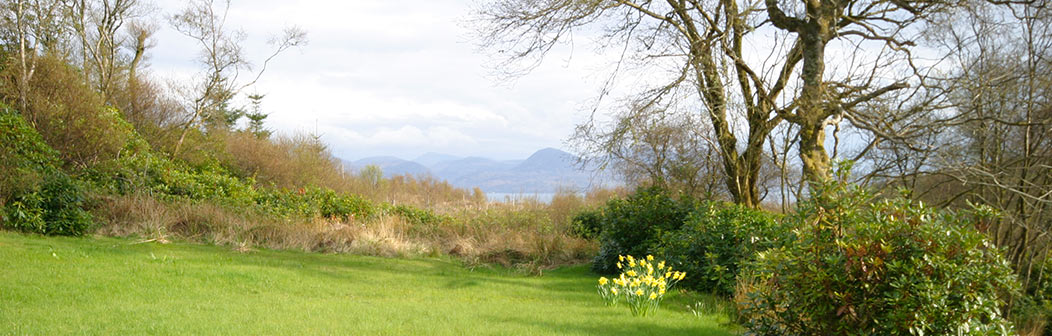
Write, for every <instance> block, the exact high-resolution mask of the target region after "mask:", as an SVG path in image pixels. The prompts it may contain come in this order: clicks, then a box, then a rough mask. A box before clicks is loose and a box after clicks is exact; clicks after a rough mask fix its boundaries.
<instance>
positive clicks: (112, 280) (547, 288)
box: [0, 232, 732, 335]
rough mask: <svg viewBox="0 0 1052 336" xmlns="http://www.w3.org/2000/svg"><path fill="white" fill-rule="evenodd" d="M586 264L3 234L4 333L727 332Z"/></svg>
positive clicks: (683, 300)
mask: <svg viewBox="0 0 1052 336" xmlns="http://www.w3.org/2000/svg"><path fill="white" fill-rule="evenodd" d="M595 279H596V277H595V276H594V275H592V274H590V273H589V272H588V270H587V267H584V266H579V267H569V268H564V269H559V270H555V271H549V272H545V273H544V275H543V276H540V277H536V276H526V275H521V274H518V273H515V272H512V271H508V270H500V269H491V268H488V267H475V268H474V269H470V268H466V267H464V266H462V265H460V264H459V263H457V262H455V261H453V260H449V259H409V260H405V259H386V258H376V257H363V256H349V255H326V254H312V253H298V252H287V251H253V252H248V253H239V252H236V251H232V250H231V249H229V248H224V247H217V246H203V245H189V244H163V245H162V244H157V243H141V244H140V243H137V242H136V241H134V240H125V239H113V238H54V237H41V236H33V235H22V234H18V233H11V232H0V334H34V335H56V334H107V335H123V334H149V335H200V334H236V335H256V334H287V335H304V334H312V335H328V334H334V335H476V334H488V335H537V334H559V335H648V334H649V335H687V334H690V335H731V334H732V333H731V332H730V331H729V330H731V329H732V328H731V327H729V326H727V325H725V324H721V323H723V322H726V321H718V320H719V318H717V317H715V316H703V317H697V316H694V315H692V314H691V313H690V312H688V311H687V309H686V305H687V304H689V303H691V302H693V301H694V299H695V298H694V297H691V296H692V295H693V294H683V293H676V294H675V295H674V296H673V297H671V298H669V299H668V300H666V302H665V303H664V304H663V307H662V309H661V310H660V311H658V312H657V314H656V315H654V316H651V317H648V318H634V317H632V316H631V315H629V313H628V309H627V308H626V307H613V308H611V307H606V306H604V305H603V304H602V302H600V301H599V300H598V296H597V295H596V294H595V292H594V289H595V287H594V283H595Z"/></svg>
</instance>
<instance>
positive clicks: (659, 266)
mask: <svg viewBox="0 0 1052 336" xmlns="http://www.w3.org/2000/svg"><path fill="white" fill-rule="evenodd" d="M658 269H659V270H661V269H665V262H664V261H661V262H659V263H658Z"/></svg>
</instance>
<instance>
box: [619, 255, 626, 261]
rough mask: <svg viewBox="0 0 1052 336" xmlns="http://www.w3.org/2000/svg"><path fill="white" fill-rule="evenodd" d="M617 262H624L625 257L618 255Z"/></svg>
mask: <svg viewBox="0 0 1052 336" xmlns="http://www.w3.org/2000/svg"><path fill="white" fill-rule="evenodd" d="M617 261H625V256H623V255H620V254H619V255H617Z"/></svg>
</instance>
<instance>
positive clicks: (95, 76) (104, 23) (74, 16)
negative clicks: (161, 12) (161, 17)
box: [63, 0, 146, 101]
mask: <svg viewBox="0 0 1052 336" xmlns="http://www.w3.org/2000/svg"><path fill="white" fill-rule="evenodd" d="M63 6H64V9H65V13H66V15H67V16H68V18H69V25H70V27H71V31H73V32H74V33H75V34H76V36H77V39H78V40H79V45H80V48H79V54H80V57H81V68H82V69H83V71H84V73H85V76H86V77H87V79H88V80H89V82H90V83H91V84H92V85H93V86H94V87H95V90H97V91H98V92H99V93H100V94H101V95H102V97H103V100H107V101H108V100H109V97H110V96H111V93H112V92H111V91H112V90H114V85H115V84H117V83H115V82H116V80H117V77H118V75H120V74H122V72H124V71H125V70H128V68H127V66H128V65H127V64H122V63H125V62H127V60H126V59H123V58H122V55H121V51H122V49H123V48H125V47H126V45H128V44H133V43H139V41H138V39H137V37H136V39H134V40H130V41H126V40H125V39H124V36H123V35H122V34H121V29H122V28H123V27H124V25H125V23H126V22H127V21H129V20H132V19H134V18H136V17H139V16H141V15H143V14H145V13H146V9H145V8H144V7H143V5H142V4H140V1H139V0H93V1H88V0H64V1H63ZM144 39H145V37H144Z"/></svg>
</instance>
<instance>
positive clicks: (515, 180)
mask: <svg viewBox="0 0 1052 336" xmlns="http://www.w3.org/2000/svg"><path fill="white" fill-rule="evenodd" d="M370 164H373V165H377V166H380V168H381V169H383V171H384V176H386V177H390V176H395V175H402V174H409V175H427V174H430V175H432V176H434V177H436V178H438V179H441V180H446V181H448V182H449V183H450V184H452V185H454V186H457V187H461V188H475V187H478V188H480V189H482V191H485V192H490V193H553V192H556V191H559V190H560V189H566V188H569V189H573V190H587V189H589V188H591V187H593V186H597V185H599V186H609V185H615V184H616V182H614V180H613V179H612V178H611V177H610V176H609V175H608V174H607V175H601V176H599V177H598V178H593V176H592V172H590V171H582V170H580V169H578V168H577V166H576V164H577V157H576V156H574V155H573V154H570V153H567V152H564V151H561V150H558V149H554V148H545V149H542V150H539V151H537V152H535V153H533V155H530V157H529V158H527V159H526V160H503V161H498V160H494V159H490V158H484V157H466V158H460V157H456V156H453V155H447V154H439V153H427V154H424V155H421V156H420V157H418V158H416V159H415V160H414V161H407V160H403V159H400V158H397V157H391V156H378V157H370V158H364V159H361V160H357V161H354V162H348V163H347V165H348V166H349V167H350V168H351V169H353V170H358V169H361V168H362V167H365V166H366V165H370Z"/></svg>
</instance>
